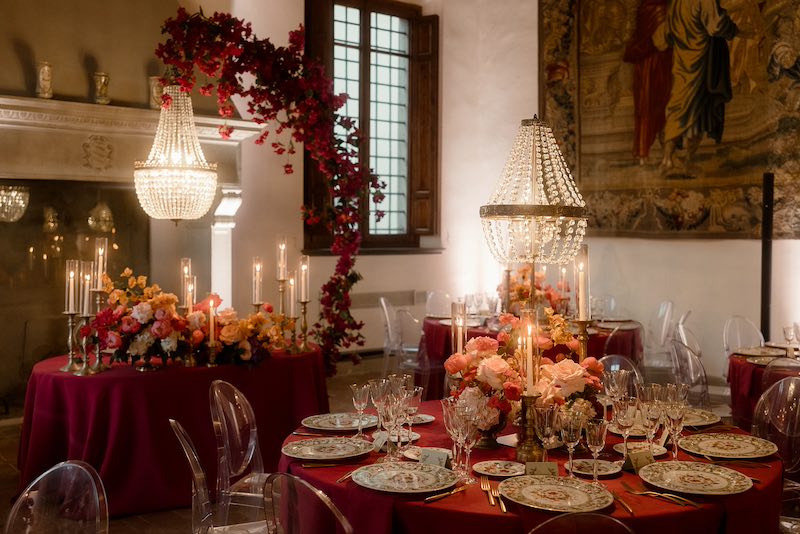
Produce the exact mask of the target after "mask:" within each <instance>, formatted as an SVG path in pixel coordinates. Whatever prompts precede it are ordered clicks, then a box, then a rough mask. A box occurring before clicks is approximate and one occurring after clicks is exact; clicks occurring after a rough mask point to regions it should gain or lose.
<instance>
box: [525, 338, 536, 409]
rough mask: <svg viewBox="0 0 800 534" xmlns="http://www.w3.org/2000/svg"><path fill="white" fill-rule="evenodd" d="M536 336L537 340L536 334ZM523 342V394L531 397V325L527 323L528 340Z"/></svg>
mask: <svg viewBox="0 0 800 534" xmlns="http://www.w3.org/2000/svg"><path fill="white" fill-rule="evenodd" d="M536 336H537V338H538V336H539V334H538V332H537V334H536ZM525 341H526V343H525V394H526V395H533V325H532V324H531V323H528V338H527V339H526V340H525ZM537 341H538V339H537Z"/></svg>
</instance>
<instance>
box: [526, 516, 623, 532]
mask: <svg viewBox="0 0 800 534" xmlns="http://www.w3.org/2000/svg"><path fill="white" fill-rule="evenodd" d="M591 531H594V532H603V533H608V534H635V533H634V531H633V529H631V528H630V527H629V526H628V525H626V524H625V523H623V522H622V521H620V520H619V519H617V518H615V517H611V516H609V515H605V514H597V513H594V512H580V513H578V512H573V513H568V514H561V515H557V516H555V517H551V518H550V519H548V520H547V521H545V522H544V523H541V524H539V525H538V526H536V527H535V528H534V529H533V530H531V531H530V532H529V533H528V534H537V533H541V534H545V533H546V534H576V533H578V532H591Z"/></svg>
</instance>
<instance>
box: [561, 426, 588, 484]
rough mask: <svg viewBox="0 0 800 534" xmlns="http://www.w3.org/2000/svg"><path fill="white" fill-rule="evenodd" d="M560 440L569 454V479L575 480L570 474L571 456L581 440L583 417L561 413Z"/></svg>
mask: <svg viewBox="0 0 800 534" xmlns="http://www.w3.org/2000/svg"><path fill="white" fill-rule="evenodd" d="M559 419H560V423H561V440H562V441H563V442H564V444H565V445H566V446H567V451H568V452H569V464H568V465H569V477H570V478H575V473H573V472H572V454H573V453H574V452H575V446H576V445H578V442H579V441H580V440H581V430H582V429H583V415H581V414H576V413H571V412H561V416H560V418H559Z"/></svg>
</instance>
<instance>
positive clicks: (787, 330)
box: [783, 326, 794, 358]
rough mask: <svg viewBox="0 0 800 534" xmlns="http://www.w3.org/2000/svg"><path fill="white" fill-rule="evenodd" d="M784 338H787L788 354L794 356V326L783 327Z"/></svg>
mask: <svg viewBox="0 0 800 534" xmlns="http://www.w3.org/2000/svg"><path fill="white" fill-rule="evenodd" d="M783 339H785V340H786V355H787V356H790V355H791V357H792V358H794V347H792V341H794V326H784V327H783Z"/></svg>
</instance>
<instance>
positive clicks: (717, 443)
mask: <svg viewBox="0 0 800 534" xmlns="http://www.w3.org/2000/svg"><path fill="white" fill-rule="evenodd" d="M678 445H679V446H680V448H681V449H683V450H685V451H686V452H691V453H693V454H700V455H708V456H713V457H715V458H734V459H739V460H742V459H746V458H763V457H765V456H770V455H772V454H775V453H776V452H778V446H777V445H775V444H774V443H772V442H771V441H767V440H765V439H761V438H757V437H755V436H751V435H749V434H711V433H709V434H695V435H693V436H687V437H685V438H681V440H680V441H679V442H678Z"/></svg>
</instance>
